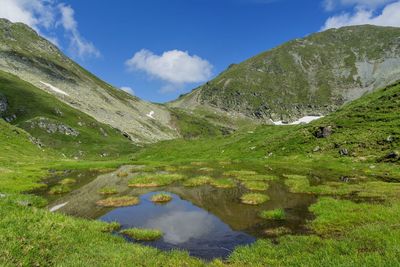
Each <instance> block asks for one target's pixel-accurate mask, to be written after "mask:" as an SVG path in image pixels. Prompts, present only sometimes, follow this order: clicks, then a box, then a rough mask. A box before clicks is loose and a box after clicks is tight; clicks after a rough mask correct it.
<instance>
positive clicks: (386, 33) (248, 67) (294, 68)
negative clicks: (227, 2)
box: [169, 25, 400, 123]
mask: <svg viewBox="0 0 400 267" xmlns="http://www.w3.org/2000/svg"><path fill="white" fill-rule="evenodd" d="M399 79H400V28H393V27H378V26H371V25H364V26H352V27H344V28H341V29H331V30H328V31H325V32H320V33H315V34H312V35H310V36H308V37H306V38H302V39H296V40H293V41H290V42H288V43H285V44H283V45H281V46H279V47H276V48H274V49H271V50H269V51H267V52H264V53H261V54H259V55H257V56H255V57H253V58H250V59H248V60H246V61H244V62H242V63H240V64H232V65H231V66H230V67H229V68H228V69H227V70H226V71H224V72H223V73H221V74H220V75H219V76H218V77H216V78H215V79H213V80H212V81H209V82H207V83H206V84H204V85H203V86H200V87H199V88H197V89H195V90H193V91H192V92H191V93H189V94H186V95H183V96H181V97H180V98H179V99H177V100H176V101H173V102H171V103H170V104H169V105H170V106H172V107H178V108H182V109H186V110H195V109H196V108H198V107H202V108H204V107H206V108H207V107H208V108H210V109H219V110H220V111H221V112H225V113H227V114H232V113H239V114H242V115H245V116H246V117H248V118H250V119H253V120H257V121H259V122H263V123H273V122H276V121H284V122H293V121H295V120H297V119H299V118H302V117H304V116H321V115H326V114H329V113H331V112H332V111H335V110H336V109H338V108H339V107H340V106H342V105H343V104H344V103H347V102H349V101H352V100H354V99H357V98H359V97H361V96H362V95H364V94H365V93H368V92H371V91H373V90H375V89H378V88H381V87H385V86H386V85H388V84H391V83H393V82H395V81H397V80H399Z"/></svg>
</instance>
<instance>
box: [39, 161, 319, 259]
mask: <svg viewBox="0 0 400 267" xmlns="http://www.w3.org/2000/svg"><path fill="white" fill-rule="evenodd" d="M203 172H204V168H203V171H200V172H197V171H195V169H191V170H185V177H186V176H187V177H195V176H198V175H202V174H203ZM120 173H129V175H128V176H126V177H125V176H122V177H121V175H118V174H120ZM135 173H136V171H133V170H132V166H123V167H121V168H119V169H118V170H116V171H115V172H111V173H106V174H101V175H98V176H97V177H96V178H93V179H92V178H90V179H89V178H88V179H85V183H84V184H83V185H82V186H80V187H79V188H76V189H74V190H73V191H72V192H70V193H66V194H61V195H58V196H57V198H55V196H48V197H49V200H50V202H51V203H50V205H49V209H50V210H53V211H55V210H57V211H58V212H62V213H65V214H68V215H72V216H76V217H82V218H87V219H96V220H97V219H98V220H102V221H107V222H114V221H116V222H119V223H120V224H121V225H122V228H123V229H126V228H132V227H139V228H154V229H159V230H161V231H162V232H163V233H164V236H163V237H162V238H161V239H159V240H157V241H153V242H141V243H142V244H144V245H148V246H153V247H156V248H159V249H162V250H171V249H184V250H187V251H188V252H189V253H190V254H191V255H193V256H196V257H199V258H202V259H206V260H211V259H213V258H226V257H227V256H229V254H230V253H231V252H232V251H233V250H234V248H235V247H236V246H238V245H246V244H251V243H253V242H255V241H256V240H257V239H258V238H270V239H275V238H277V237H279V236H281V235H282V234H287V233H291V234H303V233H307V231H308V230H307V227H305V224H306V221H307V220H309V219H312V214H311V213H310V212H309V211H308V207H309V206H310V205H311V204H312V203H314V202H315V197H314V196H313V195H309V194H295V193H290V192H289V191H288V189H287V187H286V186H285V185H284V183H283V182H282V181H281V180H280V179H277V180H276V181H269V182H268V184H269V187H268V189H267V190H264V192H262V193H264V194H266V195H268V196H269V200H268V201H267V202H265V203H262V204H260V205H246V204H243V203H241V201H240V197H241V196H242V195H243V194H245V193H248V192H250V191H249V190H248V189H246V188H245V187H243V186H242V184H241V183H240V182H238V183H237V184H236V186H234V187H232V188H216V187H214V186H211V185H208V184H206V185H200V186H195V187H186V186H183V184H182V183H181V182H175V183H172V184H170V185H167V186H160V187H153V188H131V187H128V186H127V185H128V184H129V181H130V180H131V179H132V177H135V175H136V174H135ZM138 173H140V172H138ZM208 175H211V176H213V177H215V178H216V179H217V178H218V177H221V176H222V172H221V171H219V172H215V173H211V174H210V173H209V174H208ZM78 176H79V175H78ZM89 176H90V177H92V176H91V175H89ZM58 179H59V178H58ZM110 186H112V187H113V188H114V189H115V190H116V191H117V192H118V193H117V194H115V195H114V196H138V197H140V199H141V201H140V204H139V205H135V206H129V207H120V208H105V207H101V206H99V205H97V204H96V202H97V201H99V200H101V199H104V198H105V196H103V195H101V194H99V192H100V189H101V188H104V187H110ZM157 192H158V193H159V192H168V193H169V194H170V195H172V196H173V200H172V201H171V202H169V203H166V204H163V205H160V204H154V203H153V202H151V200H150V198H151V196H152V195H153V194H155V193H157ZM42 194H43V192H42ZM273 209H283V210H284V212H285V219H282V220H267V219H263V218H261V217H260V216H259V214H260V212H261V211H264V210H273ZM282 229H283V230H284V231H283V232H282ZM116 234H118V233H116ZM125 238H126V239H127V240H128V241H129V242H134V241H133V240H131V239H129V238H127V237H125Z"/></svg>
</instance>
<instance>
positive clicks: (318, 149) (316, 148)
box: [313, 146, 321, 152]
mask: <svg viewBox="0 0 400 267" xmlns="http://www.w3.org/2000/svg"><path fill="white" fill-rule="evenodd" d="M320 150H321V148H320V147H319V146H316V147H314V149H313V152H318V151H320Z"/></svg>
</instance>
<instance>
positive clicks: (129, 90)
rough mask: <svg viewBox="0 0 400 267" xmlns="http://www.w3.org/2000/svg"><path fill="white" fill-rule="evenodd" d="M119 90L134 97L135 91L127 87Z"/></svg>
mask: <svg viewBox="0 0 400 267" xmlns="http://www.w3.org/2000/svg"><path fill="white" fill-rule="evenodd" d="M120 89H121V90H122V91H125V92H127V93H128V94H131V95H135V91H134V90H133V89H132V88H131V87H129V86H122V87H121V88H120Z"/></svg>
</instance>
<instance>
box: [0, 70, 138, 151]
mask: <svg viewBox="0 0 400 267" xmlns="http://www.w3.org/2000/svg"><path fill="white" fill-rule="evenodd" d="M0 118H3V119H4V121H5V122H9V124H12V125H14V126H16V127H18V128H15V129H19V130H16V131H17V132H21V133H22V132H26V133H29V140H30V141H31V143H33V144H35V145H36V146H37V147H39V148H40V150H47V151H48V152H51V153H52V154H54V155H57V154H58V156H59V157H61V158H63V157H64V158H65V157H67V158H76V159H82V158H86V159H87V158H99V157H103V158H109V157H113V158H115V157H117V156H120V155H123V154H127V153H129V152H132V151H134V150H136V149H137V146H135V144H134V143H133V142H132V141H131V140H130V139H129V136H126V135H125V136H124V135H123V133H122V132H121V131H120V130H118V129H115V128H113V127H111V126H109V125H107V124H104V123H101V122H98V121H96V120H95V119H94V118H92V117H91V116H89V115H87V114H85V113H83V112H81V111H79V110H78V109H74V108H72V107H71V106H69V105H67V104H66V103H63V102H62V101H60V100H58V99H57V98H56V97H55V96H53V95H52V94H49V93H47V92H45V91H43V90H41V89H39V88H37V87H35V86H34V85H32V84H30V83H28V82H25V81H23V80H21V79H20V78H18V77H17V76H14V75H12V74H9V73H5V72H3V71H0ZM0 121H3V120H1V119H0ZM21 135H23V134H21ZM5 140H7V139H5ZM8 141H10V140H8ZM12 154H14V153H11V152H9V153H7V155H8V156H10V155H12Z"/></svg>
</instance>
